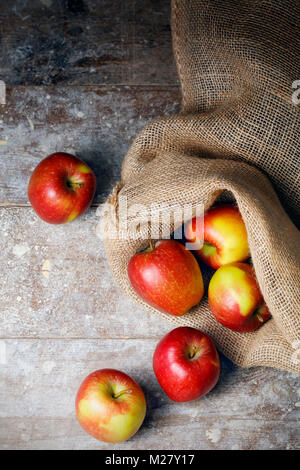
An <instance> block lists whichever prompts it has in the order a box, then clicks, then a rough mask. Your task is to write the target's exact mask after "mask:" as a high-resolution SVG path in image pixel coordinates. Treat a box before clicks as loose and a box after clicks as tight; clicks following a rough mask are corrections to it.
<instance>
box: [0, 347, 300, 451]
mask: <svg viewBox="0 0 300 470" xmlns="http://www.w3.org/2000/svg"><path fill="white" fill-rule="evenodd" d="M2 343H3V341H2ZM155 345H156V340H153V339H145V338H143V339H131V340H120V339H114V340H111V339H110V340H105V339H94V340H82V339H80V340H77V341H76V340H71V341H66V340H34V341H32V340H6V341H5V348H6V361H5V363H2V365H1V366H0V367H1V375H2V382H3V385H2V386H1V388H0V405H1V406H0V410H1V412H0V443H1V444H0V446H1V448H2V449H5V448H10V449H28V448H30V449H132V450H133V449H165V450H173V449H295V448H297V446H298V444H299V440H298V438H299V436H298V434H297V433H298V422H297V418H298V417H299V401H298V402H295V398H296V392H297V378H296V377H295V376H294V375H293V374H289V373H287V372H275V371H274V370H271V369H266V368H264V369H263V368H255V369H248V370H247V369H240V368H237V367H235V366H233V365H232V364H231V363H230V361H228V360H227V359H225V358H224V357H222V374H221V378H220V381H219V383H218V385H217V386H216V387H215V389H214V390H213V391H212V392H211V393H209V394H208V395H207V396H206V397H204V398H203V399H200V400H198V401H195V402H191V403H184V404H176V403H173V402H171V400H169V399H168V398H167V397H166V395H165V394H164V393H163V391H162V390H161V389H160V387H159V385H158V383H157V381H156V379H155V376H154V374H153V371H152V368H151V360H152V354H153V350H154V348H155ZM2 349H3V344H2ZM103 367H113V368H118V369H122V370H123V371H125V372H127V373H128V374H130V375H131V376H132V377H133V378H135V380H137V381H138V382H139V383H140V385H141V386H142V388H143V390H144V392H145V395H146V400H147V405H148V412H147V417H146V420H145V423H144V425H143V427H142V428H141V429H140V431H139V432H138V433H137V434H136V435H135V437H134V438H133V439H131V440H129V441H128V442H126V443H122V444H117V445H110V444H105V443H101V442H98V441H96V440H95V439H93V438H92V437H90V436H88V435H87V434H86V433H85V432H84V431H83V430H82V429H81V428H80V426H79V424H78V423H77V420H76V417H75V413H74V399H75V396H76V392H77V389H78V387H79V385H80V383H81V381H82V380H83V379H84V378H85V376H86V375H87V374H89V373H90V372H91V371H93V370H96V369H99V368H103ZM8 396H9V400H8V399H7V397H8Z"/></svg>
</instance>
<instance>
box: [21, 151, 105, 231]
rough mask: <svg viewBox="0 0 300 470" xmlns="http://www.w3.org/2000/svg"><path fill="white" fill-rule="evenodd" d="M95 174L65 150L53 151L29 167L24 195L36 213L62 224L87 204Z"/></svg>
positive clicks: (92, 191) (92, 190) (93, 192)
mask: <svg viewBox="0 0 300 470" xmlns="http://www.w3.org/2000/svg"><path fill="white" fill-rule="evenodd" d="M95 191H96V176H95V174H94V172H93V171H92V170H91V168H89V167H88V165H87V164H86V163H84V162H83V161H82V160H80V159H79V158H77V157H75V156H74V155H70V154H69V153H63V152H59V153H53V154H52V155H49V156H48V157H46V158H45V159H44V160H42V161H41V162H40V163H39V164H38V165H37V167H36V168H35V170H34V171H33V173H32V175H31V178H30V181H29V185H28V198H29V201H30V203H31V205H32V207H33V209H34V210H35V212H36V213H37V214H38V216H39V217H40V218H41V219H43V220H44V221H45V222H48V223H50V224H64V223H66V222H71V221H72V220H74V219H76V218H77V217H79V216H80V215H81V214H82V213H83V212H84V211H85V210H86V209H87V208H88V207H89V206H90V204H91V202H92V200H93V197H94V194H95Z"/></svg>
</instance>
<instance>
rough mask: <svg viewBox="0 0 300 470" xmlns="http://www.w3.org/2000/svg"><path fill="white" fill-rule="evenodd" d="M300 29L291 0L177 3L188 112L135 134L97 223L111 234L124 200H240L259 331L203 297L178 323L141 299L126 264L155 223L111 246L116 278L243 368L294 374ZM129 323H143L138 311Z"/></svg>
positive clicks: (298, 314)
mask: <svg viewBox="0 0 300 470" xmlns="http://www.w3.org/2000/svg"><path fill="white" fill-rule="evenodd" d="M299 30H300V24H299V15H298V11H297V8H296V3H294V2H290V1H281V2H277V1H269V0H267V1H261V0H260V1H255V0H252V1H251V2H250V1H249V0H247V1H240V0H239V1H234V0H230V1H228V0H222V1H215V0H214V1H207V0H178V1H173V4H172V34H173V47H174V54H175V59H176V62H177V68H178V73H179V76H180V80H181V85H182V98H183V99H182V111H181V112H180V113H179V114H178V115H175V116H171V117H170V116H169V117H163V118H161V119H160V120H157V121H155V122H154V123H151V124H150V125H148V126H147V127H146V128H145V129H144V130H143V131H142V132H141V134H140V135H139V136H138V137H137V138H136V140H135V141H134V143H133V145H132V147H131V149H130V150H129V152H128V154H127V155H126V157H125V159H124V163H123V167H122V175H121V181H120V183H119V184H118V185H117V186H116V188H115V189H114V191H113V193H112V195H111V196H110V198H109V200H108V202H109V204H110V205H109V207H110V209H111V210H106V211H104V214H103V216H102V222H101V223H102V227H108V228H109V227H112V226H113V225H114V224H115V223H118V221H119V219H120V216H121V215H122V214H121V211H119V208H120V206H121V197H122V198H125V197H126V198H127V206H128V207H131V206H132V205H133V204H143V205H144V207H146V208H149V210H150V208H151V207H153V204H155V205H156V206H157V207H159V205H161V204H164V203H169V204H179V205H181V206H183V205H184V204H191V205H192V206H193V207H194V208H195V207H196V205H197V204H201V203H202V204H203V205H204V207H205V209H208V208H209V207H210V206H211V205H212V204H213V203H214V202H215V201H216V199H217V198H219V197H220V196H221V197H223V198H224V195H226V197H231V198H232V199H234V201H235V202H236V204H237V205H238V207H239V210H240V212H241V214H242V217H243V219H244V222H245V224H246V228H247V233H248V240H249V245H250V250H251V257H252V262H253V266H254V269H255V273H256V276H257V280H258V282H259V285H260V288H261V291H262V293H263V296H264V299H265V301H266V303H267V305H268V307H269V309H270V311H271V314H272V318H271V319H270V320H269V321H268V322H267V323H265V324H264V325H263V326H262V327H261V328H259V329H258V330H256V331H255V332H252V333H237V332H233V331H231V330H229V329H227V328H225V327H223V326H222V325H220V324H219V323H218V322H217V321H216V320H215V318H214V317H213V315H212V313H211V312H210V310H209V307H208V302H207V297H204V298H203V299H202V301H201V303H200V304H199V305H197V306H196V307H194V308H193V309H192V310H191V311H190V312H188V313H187V314H185V315H184V316H182V317H173V316H171V315H167V314H162V313H160V312H158V311H157V310H155V309H154V308H152V307H150V306H148V305H147V304H145V303H144V302H143V301H142V300H141V299H140V298H139V297H138V296H137V295H136V294H135V292H134V291H133V289H132V288H131V285H130V283H129V280H128V276H127V266H128V262H129V260H130V258H131V257H132V256H133V254H135V253H136V252H137V251H139V250H140V249H142V248H144V247H145V246H146V245H147V243H148V242H147V240H148V237H149V232H148V230H149V224H148V225H144V226H143V225H142V226H141V227H140V231H141V239H138V240H135V239H132V238H131V237H130V236H127V237H123V238H122V237H119V238H118V237H117V238H116V237H115V238H113V239H112V238H106V239H105V240H104V244H105V249H106V253H107V257H108V261H109V264H110V267H111V270H112V273H113V275H114V277H115V279H116V281H117V283H118V284H119V286H120V287H121V288H122V289H123V291H124V292H125V293H126V294H127V295H129V296H131V297H132V298H133V299H135V300H136V302H139V303H140V304H142V305H144V307H145V308H146V309H149V310H151V311H152V312H153V313H155V314H157V315H161V316H163V317H164V318H166V319H167V320H169V321H171V322H172V323H174V324H176V325H188V326H192V327H195V328H199V329H201V330H202V331H204V332H206V333H208V334H209V335H210V336H211V337H212V338H213V340H214V341H215V343H216V345H217V347H218V348H219V349H220V350H221V351H222V352H223V353H224V354H225V355H226V356H228V357H229V358H230V359H231V360H232V361H233V362H235V363H236V364H238V365H241V366H245V367H250V366H258V365H265V366H271V367H276V368H282V369H286V370H289V371H294V372H298V373H299V372H300V357H299V356H300V308H299V307H300V237H299V231H298V230H297V228H296V225H297V224H298V223H299V216H300V185H299V174H300V171H299V170H300V159H299V136H300V120H299V108H300V106H297V105H295V104H294V103H293V101H292V93H293V88H292V83H293V82H294V81H295V80H296V79H297V78H298V79H299V78H300V77H299V76H297V74H298V72H299V63H300V61H299V51H300V47H299ZM181 222H183V220H182V221H180V223H181ZM153 223H154V222H153ZM157 223H158V222H157ZM178 225H179V223H178V221H177V223H175V225H174V228H177V226H178ZM128 234H129V235H130V229H129V232H128ZM128 234H127V235H128ZM204 274H205V272H204ZM132 316H133V320H134V321H141V322H142V321H143V318H139V319H137V318H136V316H135V312H134V311H133V312H132ZM153 321H155V318H153Z"/></svg>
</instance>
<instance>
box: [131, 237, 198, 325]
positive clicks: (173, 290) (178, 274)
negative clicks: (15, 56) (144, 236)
mask: <svg viewBox="0 0 300 470" xmlns="http://www.w3.org/2000/svg"><path fill="white" fill-rule="evenodd" d="M128 277H129V280H130V282H131V284H132V287H133V288H134V290H135V291H136V292H137V294H138V295H139V296H140V297H141V298H142V299H143V300H144V301H145V302H147V303H148V304H149V305H152V306H153V307H155V308H157V309H158V310H161V311H162V312H165V313H169V314H171V315H176V316H180V315H183V314H184V313H186V312H187V311H188V310H189V309H190V308H191V307H193V306H194V305H196V304H198V303H199V302H200V300H201V299H202V296H203V292H204V287H203V279H202V274H201V271H200V268H199V265H198V263H197V261H196V259H195V258H194V256H193V255H192V253H191V252H190V251H188V250H187V249H186V248H185V247H184V246H183V245H182V244H181V243H179V242H176V241H175V240H159V241H158V242H157V243H156V244H155V246H153V245H152V243H150V247H149V248H148V249H146V250H145V251H144V252H141V253H137V254H135V255H134V256H133V257H132V258H131V260H130V262H129V264H128Z"/></svg>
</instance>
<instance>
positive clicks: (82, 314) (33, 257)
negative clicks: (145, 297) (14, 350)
mask: <svg viewBox="0 0 300 470" xmlns="http://www.w3.org/2000/svg"><path fill="white" fill-rule="evenodd" d="M98 221H99V217H98V216H96V209H95V208H93V209H90V210H89V211H88V212H87V213H86V214H84V215H83V216H82V217H81V218H80V219H77V220H76V221H74V222H72V224H71V223H70V224H67V225H60V226H53V225H49V224H46V223H45V222H43V221H42V220H40V219H39V218H38V217H37V216H36V215H35V214H34V212H33V211H32V210H31V209H29V208H28V209H27V208H23V209H22V208H6V209H5V208H2V209H0V224H1V229H2V230H1V233H0V246H1V251H2V252H3V253H5V256H3V257H1V259H0V269H1V272H4V273H5V276H4V277H3V279H2V281H1V283H0V337H2V338H6V337H13V338H19V337H29V338H33V337H37V338H93V337H97V338H127V337H132V338H135V337H139V338H143V337H145V338H149V337H150V338H151V337H159V335H160V334H163V333H164V332H167V331H168V330H169V329H170V325H169V323H166V322H164V321H163V320H161V319H159V318H157V319H153V316H152V315H151V314H150V313H149V312H146V311H144V310H143V309H142V308H141V307H140V306H138V305H136V304H135V303H133V301H132V300H130V299H128V298H127V297H125V296H124V295H123V294H122V292H121V291H120V289H119V288H118V287H117V286H116V284H115V282H114V280H113V278H112V275H111V272H110V270H109V267H108V265H107V261H106V258H105V253H104V249H103V245H102V243H101V241H100V240H99V239H98V238H97V236H96V226H97V223H98ZM137 320H138V321H137Z"/></svg>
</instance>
